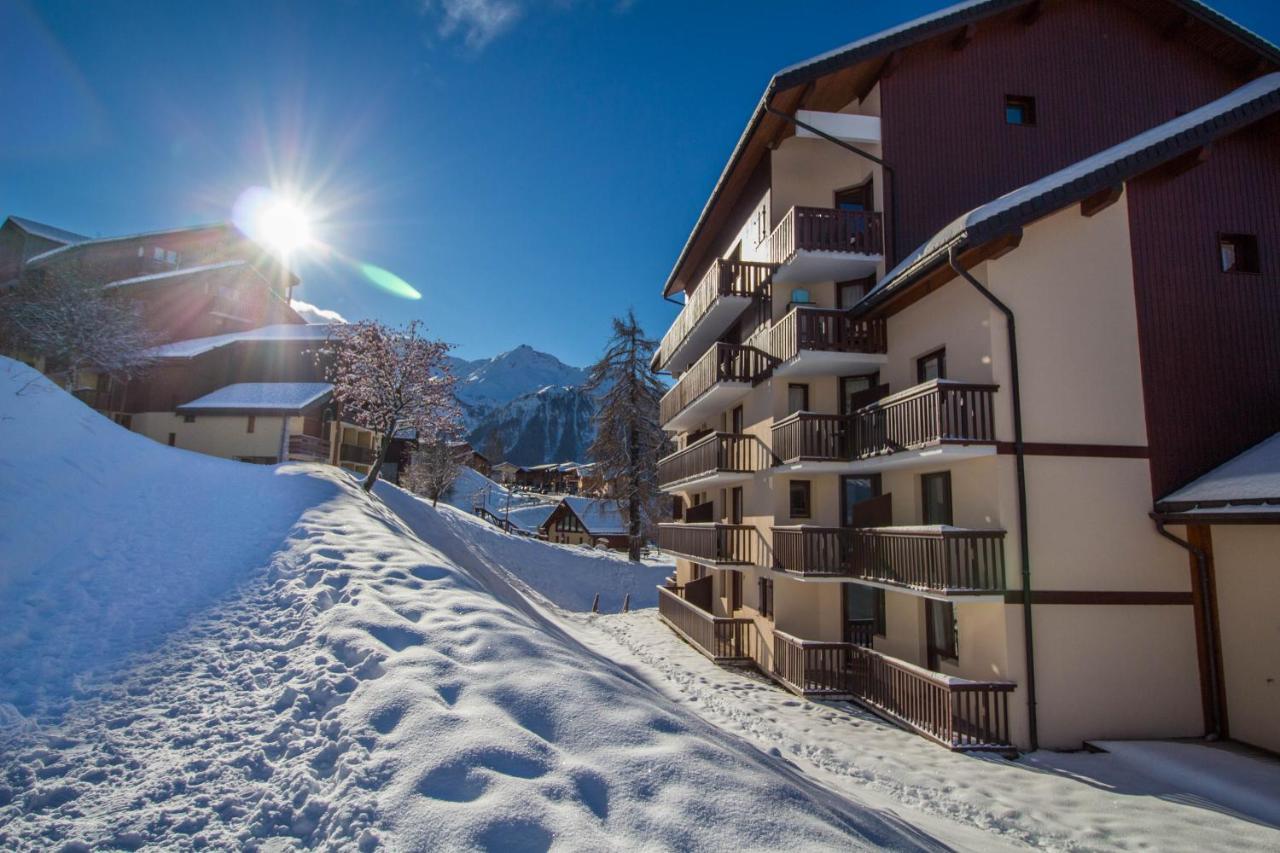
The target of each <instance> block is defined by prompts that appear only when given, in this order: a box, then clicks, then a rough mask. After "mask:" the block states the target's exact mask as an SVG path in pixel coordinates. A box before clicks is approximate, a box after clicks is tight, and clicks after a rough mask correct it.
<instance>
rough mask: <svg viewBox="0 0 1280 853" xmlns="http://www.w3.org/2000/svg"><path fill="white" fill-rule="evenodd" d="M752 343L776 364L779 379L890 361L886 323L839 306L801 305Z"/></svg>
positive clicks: (862, 369)
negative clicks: (857, 314)
mask: <svg viewBox="0 0 1280 853" xmlns="http://www.w3.org/2000/svg"><path fill="white" fill-rule="evenodd" d="M751 343H752V344H753V345H754V346H756V347H758V348H759V349H761V350H763V351H764V352H766V353H768V354H769V356H770V357H771V358H773V359H774V360H775V361H777V362H778V364H777V366H776V367H775V368H774V371H773V373H774V375H775V376H813V375H819V374H829V373H858V372H863V373H865V372H867V371H871V370H875V369H876V368H878V367H879V366H880V365H882V364H884V363H885V362H886V361H887V360H888V357H887V356H886V355H885V353H886V352H887V351H888V339H887V337H886V335H885V322H884V320H882V319H875V320H868V319H860V318H856V317H854V316H853V315H852V314H851V313H850V312H849V311H845V310H839V309H835V308H816V307H812V306H804V305H797V306H795V307H794V308H792V309H791V310H790V311H788V312H787V314H786V316H785V317H783V318H782V319H781V320H779V321H778V322H777V323H774V324H773V325H772V326H769V327H768V328H766V329H762V330H761V331H760V332H758V333H756V335H755V337H753V338H752V340H751Z"/></svg>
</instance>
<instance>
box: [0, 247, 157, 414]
mask: <svg viewBox="0 0 1280 853" xmlns="http://www.w3.org/2000/svg"><path fill="white" fill-rule="evenodd" d="M103 280H104V277H103V276H102V275H100V274H96V273H95V270H94V269H93V267H92V266H91V265H89V264H86V263H84V262H83V261H80V260H76V261H68V262H64V263H62V264H59V265H58V266H56V267H54V268H45V267H41V268H38V269H34V270H27V271H25V272H24V273H23V274H22V276H21V278H20V279H19V280H18V285H17V287H16V288H14V289H13V290H12V291H11V292H10V293H9V294H7V295H6V296H5V297H4V298H0V333H2V335H3V339H4V340H5V341H6V342H7V343H8V346H9V347H12V348H13V349H15V350H22V351H25V352H27V353H29V354H31V355H35V356H40V357H43V358H44V360H45V372H47V373H49V374H50V375H51V376H53V377H54V378H55V379H58V380H60V382H61V384H62V385H63V387H64V388H66V389H67V390H68V391H71V392H74V391H76V390H77V389H76V387H75V385H76V381H77V379H78V378H79V376H80V373H81V372H82V371H85V370H92V371H94V372H96V373H99V374H105V375H107V376H111V377H112V378H114V379H119V380H127V379H130V378H132V377H134V376H136V375H138V374H139V373H141V372H142V371H144V370H145V369H146V368H147V367H148V366H149V365H150V364H151V362H152V360H153V359H152V358H151V356H149V355H148V350H149V349H150V348H151V347H152V346H154V345H155V344H156V343H157V338H156V336H155V335H154V334H153V333H152V332H150V331H149V330H148V329H147V327H146V325H145V324H144V323H143V321H142V318H141V316H140V315H139V314H138V312H137V311H136V310H135V304H134V303H133V301H132V300H130V299H128V298H127V297H125V296H122V295H118V294H113V293H111V292H110V291H108V290H106V289H105V288H104V287H103Z"/></svg>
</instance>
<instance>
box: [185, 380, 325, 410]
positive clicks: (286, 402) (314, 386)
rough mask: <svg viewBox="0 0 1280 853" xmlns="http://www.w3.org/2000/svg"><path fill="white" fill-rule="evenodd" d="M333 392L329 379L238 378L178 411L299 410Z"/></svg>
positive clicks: (308, 406) (320, 400)
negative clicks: (271, 379)
mask: <svg viewBox="0 0 1280 853" xmlns="http://www.w3.org/2000/svg"><path fill="white" fill-rule="evenodd" d="M332 393H333V386H332V385H330V384H329V383H328V382H237V383H235V384H234V385H227V386H224V387H222V388H219V389H218V390H217V391H214V392H212V393H209V394H205V395H204V396H203V397H201V398H199V399H197V400H192V401H191V402H190V403H184V404H183V405H181V406H178V411H179V412H253V411H260V412H289V413H297V412H301V411H303V410H305V409H308V408H310V407H311V406H314V405H315V404H316V403H319V402H322V401H323V400H324V399H325V398H327V397H328V396H329V395H330V394H332Z"/></svg>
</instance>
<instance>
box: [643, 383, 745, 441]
mask: <svg viewBox="0 0 1280 853" xmlns="http://www.w3.org/2000/svg"><path fill="white" fill-rule="evenodd" d="M750 390H751V383H750V382H717V383H716V384H715V385H712V386H711V387H710V388H708V389H707V390H706V391H705V392H704V393H703V394H702V395H701V396H699V397H698V399H696V400H694V401H693V402H692V403H690V404H689V405H687V406H685V407H684V408H683V409H681V410H680V411H679V412H678V413H677V414H676V416H675V417H673V418H672V419H671V420H669V421H667V423H665V424H663V429H665V430H666V431H667V432H683V431H686V430H688V429H689V428H690V427H696V426H697V425H698V424H700V423H702V422H703V421H705V420H707V419H708V418H710V417H711V416H713V415H718V414H720V412H722V411H724V410H725V409H726V408H728V406H729V404H730V403H734V402H737V401H738V400H740V399H742V398H743V397H745V396H747V392H749V391H750Z"/></svg>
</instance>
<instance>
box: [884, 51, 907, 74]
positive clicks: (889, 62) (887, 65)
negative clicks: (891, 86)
mask: <svg viewBox="0 0 1280 853" xmlns="http://www.w3.org/2000/svg"><path fill="white" fill-rule="evenodd" d="M901 64H902V51H900V50H895V51H894V52H893V53H891V54H889V56H888V57H887V58H886V59H885V61H884V65H883V66H882V67H881V69H880V78H881V79H884V78H886V77H892V76H893V72H895V71H897V70H898V66H899V65H901Z"/></svg>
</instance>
